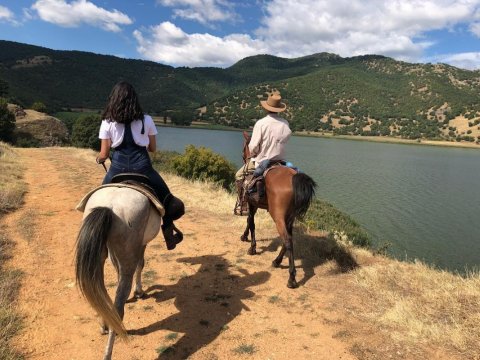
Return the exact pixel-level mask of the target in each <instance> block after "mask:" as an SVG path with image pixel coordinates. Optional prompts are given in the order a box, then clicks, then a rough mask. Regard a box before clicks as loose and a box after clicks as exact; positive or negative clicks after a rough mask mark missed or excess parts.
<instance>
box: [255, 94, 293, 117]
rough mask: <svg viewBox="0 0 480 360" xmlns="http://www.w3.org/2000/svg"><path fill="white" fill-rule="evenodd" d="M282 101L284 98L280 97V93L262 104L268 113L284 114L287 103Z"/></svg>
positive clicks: (271, 96) (261, 102)
mask: <svg viewBox="0 0 480 360" xmlns="http://www.w3.org/2000/svg"><path fill="white" fill-rule="evenodd" d="M281 100H282V97H281V96H280V93H274V94H271V95H270V96H269V97H268V99H267V100H262V101H260V104H261V105H262V106H263V108H264V109H265V110H267V111H271V112H282V111H285V109H286V108H287V105H285V103H283V102H282V101H281Z"/></svg>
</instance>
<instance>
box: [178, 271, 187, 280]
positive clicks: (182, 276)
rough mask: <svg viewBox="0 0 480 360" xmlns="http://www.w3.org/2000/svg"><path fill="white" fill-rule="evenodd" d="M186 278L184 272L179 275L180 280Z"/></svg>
mask: <svg viewBox="0 0 480 360" xmlns="http://www.w3.org/2000/svg"><path fill="white" fill-rule="evenodd" d="M187 277H188V274H187V273H186V272H185V271H182V273H181V274H180V279H185V278H187Z"/></svg>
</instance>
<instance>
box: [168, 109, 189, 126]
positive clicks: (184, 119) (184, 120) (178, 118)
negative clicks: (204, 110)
mask: <svg viewBox="0 0 480 360" xmlns="http://www.w3.org/2000/svg"><path fill="white" fill-rule="evenodd" d="M194 115H195V114H194V112H193V110H178V111H175V112H173V113H172V114H171V116H170V118H171V119H172V123H174V124H175V125H183V126H190V124H191V123H192V121H193V117H194Z"/></svg>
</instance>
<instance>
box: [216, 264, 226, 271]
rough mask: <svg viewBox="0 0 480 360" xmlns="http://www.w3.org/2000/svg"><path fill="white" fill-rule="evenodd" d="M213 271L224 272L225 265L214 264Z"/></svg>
mask: <svg viewBox="0 0 480 360" xmlns="http://www.w3.org/2000/svg"><path fill="white" fill-rule="evenodd" d="M215 270H218V271H222V270H225V264H215Z"/></svg>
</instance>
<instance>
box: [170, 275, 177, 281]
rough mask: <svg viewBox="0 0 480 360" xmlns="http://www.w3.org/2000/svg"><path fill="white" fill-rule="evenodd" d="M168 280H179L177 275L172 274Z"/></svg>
mask: <svg viewBox="0 0 480 360" xmlns="http://www.w3.org/2000/svg"><path fill="white" fill-rule="evenodd" d="M168 280H170V281H175V280H177V277H176V276H175V275H170V276H169V277H168Z"/></svg>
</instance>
